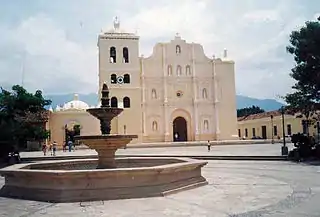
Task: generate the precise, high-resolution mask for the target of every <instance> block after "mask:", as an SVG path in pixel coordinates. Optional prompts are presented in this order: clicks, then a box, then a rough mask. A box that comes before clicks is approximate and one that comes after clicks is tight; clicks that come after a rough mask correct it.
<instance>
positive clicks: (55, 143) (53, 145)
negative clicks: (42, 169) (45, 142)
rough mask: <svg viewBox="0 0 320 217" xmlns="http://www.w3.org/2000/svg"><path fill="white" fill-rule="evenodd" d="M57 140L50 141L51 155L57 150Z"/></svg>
mask: <svg viewBox="0 0 320 217" xmlns="http://www.w3.org/2000/svg"><path fill="white" fill-rule="evenodd" d="M57 145H58V144H57V142H56V141H54V142H53V143H52V155H53V156H56V151H57Z"/></svg>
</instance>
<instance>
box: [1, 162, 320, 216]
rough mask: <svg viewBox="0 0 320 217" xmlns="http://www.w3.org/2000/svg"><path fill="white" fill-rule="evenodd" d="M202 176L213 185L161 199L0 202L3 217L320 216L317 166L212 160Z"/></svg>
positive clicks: (8, 200) (5, 200)
mask: <svg viewBox="0 0 320 217" xmlns="http://www.w3.org/2000/svg"><path fill="white" fill-rule="evenodd" d="M203 175H204V176H205V177H206V178H207V180H208V181H209V185H207V186H204V187H200V188H196V189H193V190H189V191H184V192H180V193H177V194H172V195H169V196H166V197H157V198H144V199H129V200H117V201H97V202H85V203H64V204H52V203H44V202H35V201H26V200H14V199H7V198H1V197H0V216H10V217H18V216H19V217H22V216H23V217H39V216H79V217H81V216H90V217H94V216H112V217H116V216H119V217H132V216H137V217H144V216H157V217H158V216H159V217H160V216H192V217H193V216H197V217H198V216H199V217H204V216H214V217H220V216H221V217H223V216H229V217H231V216H233V217H236V216H268V217H269V216H279V217H280V216H281V217H288V216H290V217H298V216H299V217H300V216H301V217H305V216H314V217H315V216H320V207H319V206H318V202H319V200H320V183H319V180H320V167H318V166H315V165H313V166H312V165H306V164H295V163H291V162H251V161H250V162H249V161H209V164H208V165H207V166H206V167H205V168H204V170H203ZM3 183H4V179H3V178H0V186H1V185H3Z"/></svg>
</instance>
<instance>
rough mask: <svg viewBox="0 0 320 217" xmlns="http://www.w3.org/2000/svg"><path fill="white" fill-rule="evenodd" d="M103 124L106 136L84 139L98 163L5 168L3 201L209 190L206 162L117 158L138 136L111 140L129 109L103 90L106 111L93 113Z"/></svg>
mask: <svg viewBox="0 0 320 217" xmlns="http://www.w3.org/2000/svg"><path fill="white" fill-rule="evenodd" d="M87 111H88V112H89V113H90V114H91V115H93V116H95V117H97V118H98V119H99V120H100V126H101V135H93V136H78V137H76V139H77V140H79V141H81V142H83V143H84V144H85V145H87V146H89V147H90V148H91V149H95V150H96V151H97V153H98V159H85V160H54V161H42V162H37V163H26V164H16V165H12V166H9V167H6V168H3V169H0V175H2V176H4V177H5V185H4V186H3V187H2V188H1V190H0V196H3V197H13V198H19V199H28V200H37V201H46V202H56V203H58V202H82V201H96V200H115V199H130V198H141V197H156V196H165V195H168V194H172V193H176V192H180V191H183V190H188V189H191V188H195V187H199V186H202V185H206V184H207V181H206V179H205V178H204V177H203V176H202V175H201V168H202V167H203V166H205V165H206V164H207V162H205V161H200V160H194V159H189V158H172V157H153V158H151V157H143V158H141V157H140V158H134V157H133V158H115V152H116V151H117V149H119V148H121V147H124V146H126V145H127V144H128V143H129V142H130V141H131V140H132V139H133V138H137V136H136V135H110V131H111V120H112V119H113V118H114V117H116V116H117V115H119V114H120V113H121V112H122V111H123V109H120V108H111V107H110V105H109V89H108V86H107V85H106V84H104V85H103V89H102V97H101V107H100V108H92V109H88V110H87Z"/></svg>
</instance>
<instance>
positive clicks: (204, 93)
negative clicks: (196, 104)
mask: <svg viewBox="0 0 320 217" xmlns="http://www.w3.org/2000/svg"><path fill="white" fill-rule="evenodd" d="M202 98H203V99H207V98H208V93H207V89H206V88H203V89H202Z"/></svg>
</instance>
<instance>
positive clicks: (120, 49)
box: [98, 17, 142, 139]
mask: <svg viewBox="0 0 320 217" xmlns="http://www.w3.org/2000/svg"><path fill="white" fill-rule="evenodd" d="M98 50H99V94H101V90H102V87H103V84H104V83H107V85H108V87H109V90H110V106H111V107H118V108H123V109H124V111H123V112H122V114H121V115H119V116H118V117H117V118H115V119H114V120H113V122H112V123H111V124H112V127H111V129H112V132H111V133H120V134H137V135H141V131H142V127H140V126H142V123H141V122H142V109H141V85H140V61H139V36H137V35H135V34H133V33H129V32H125V31H123V30H122V29H121V26H120V20H119V18H118V17H115V19H114V21H113V28H112V29H111V30H109V31H105V32H101V33H100V34H99V37H98ZM99 98H101V95H99ZM139 123H141V124H139ZM139 139H140V138H139Z"/></svg>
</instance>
